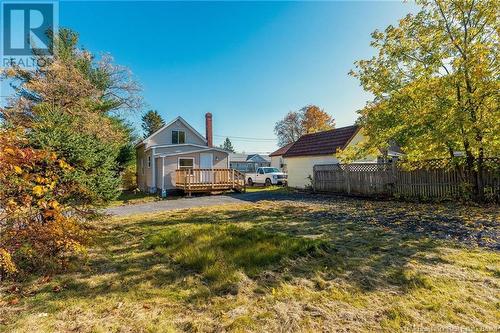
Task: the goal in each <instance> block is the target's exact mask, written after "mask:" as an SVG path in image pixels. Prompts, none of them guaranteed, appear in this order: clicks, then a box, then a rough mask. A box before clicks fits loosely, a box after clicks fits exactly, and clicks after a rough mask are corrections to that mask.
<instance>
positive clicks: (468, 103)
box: [351, 0, 500, 197]
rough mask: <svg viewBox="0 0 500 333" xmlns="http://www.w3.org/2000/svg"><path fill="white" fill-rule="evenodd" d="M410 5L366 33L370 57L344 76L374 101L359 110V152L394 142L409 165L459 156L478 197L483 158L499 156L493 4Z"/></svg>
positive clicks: (458, 0) (455, 0) (454, 0)
mask: <svg viewBox="0 0 500 333" xmlns="http://www.w3.org/2000/svg"><path fill="white" fill-rule="evenodd" d="M417 3H418V4H419V5H420V6H421V10H420V11H419V12H418V13H417V14H409V15H407V16H406V17H405V18H403V19H401V20H400V21H399V24H398V26H389V27H387V28H386V29H385V31H383V32H381V31H375V32H374V33H373V34H372V39H373V40H372V46H373V47H374V48H376V49H377V51H378V52H377V55H376V56H374V57H373V58H371V59H369V60H360V61H358V62H356V69H355V70H354V71H352V72H351V74H352V75H354V76H355V77H357V78H359V80H360V82H361V84H362V86H363V87H364V89H365V90H367V91H369V92H371V93H372V94H373V95H374V99H373V100H372V101H371V102H369V103H368V105H367V106H366V107H365V108H364V109H363V110H361V111H360V115H361V118H360V123H361V125H362V126H363V127H364V130H365V133H366V134H367V135H368V137H369V141H368V145H366V148H370V147H371V148H373V147H384V146H386V145H387V144H388V142H391V141H396V142H398V143H399V144H400V145H401V148H402V149H403V151H405V153H407V158H408V159H409V160H421V159H428V158H443V157H451V158H452V157H453V156H454V153H456V152H461V153H463V154H464V155H465V156H466V166H467V169H468V171H469V175H470V176H471V178H470V179H471V183H472V186H473V188H474V189H475V193H476V195H477V196H478V197H481V196H482V168H483V161H484V158H485V157H487V156H495V155H496V156H498V154H499V152H500V151H499V150H500V122H499V119H500V111H499V105H498V101H499V100H500V95H499V91H500V81H499V80H498V78H499V77H500V76H499V74H500V73H499V65H500V64H499V57H498V54H499V51H500V50H499V45H500V44H499V30H498V10H499V8H500V6H499V1H498V0H491V1H474V0H466V1H463V0H450V1H442V0H436V1H427V0H420V1H417Z"/></svg>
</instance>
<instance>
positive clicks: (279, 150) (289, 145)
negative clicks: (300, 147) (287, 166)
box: [269, 142, 294, 156]
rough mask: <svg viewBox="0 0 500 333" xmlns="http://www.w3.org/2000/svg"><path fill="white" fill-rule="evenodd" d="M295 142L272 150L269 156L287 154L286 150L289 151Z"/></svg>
mask: <svg viewBox="0 0 500 333" xmlns="http://www.w3.org/2000/svg"><path fill="white" fill-rule="evenodd" d="M293 144H294V143H293V142H291V143H289V144H287V145H286V146H283V147H281V148H280V149H278V150H276V151H274V152H272V153H271V154H269V156H281V155H285V154H286V152H287V151H288V149H290V147H291V146H293Z"/></svg>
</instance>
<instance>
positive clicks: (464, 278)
mask: <svg viewBox="0 0 500 333" xmlns="http://www.w3.org/2000/svg"><path fill="white" fill-rule="evenodd" d="M497 219H498V208H496V207H492V208H473V207H460V206H447V205H416V204H405V203H393V202H370V201H362V200H350V199H338V200H335V201H332V202H314V203H304V202H291V201H283V202H260V203H257V204H248V205H241V206H237V207H234V206H220V207H214V208H203V209H192V210H185V211H174V212H168V213H162V214H155V215H141V216H130V217H126V218H114V219H111V220H108V221H106V223H99V226H98V229H97V231H96V236H95V244H94V245H93V246H92V247H91V248H90V250H89V253H88V257H87V258H86V260H85V261H84V262H81V263H79V264H78V265H77V267H74V268H73V269H72V270H71V271H70V272H68V273H65V274H62V275H59V276H56V277H39V278H37V279H35V280H32V281H26V282H24V283H19V284H12V283H7V282H4V283H3V285H2V287H1V288H0V297H1V298H0V331H9V332H37V331H39V332H54V331H64V332H66V331H75V332H110V331H111V332H175V331H188V332H212V331H235V332H242V331H245V332H246V331H251V332H264V331H265V332H292V331H301V332H318V331H335V330H343V331H347V330H348V329H349V331H354V332H357V331H365V332H373V331H375V330H384V331H390V332H392V331H402V330H406V331H414V330H416V329H418V328H420V329H431V328H432V329H434V330H448V331H452V330H455V331H459V330H462V331H463V330H465V329H471V330H476V331H478V330H484V331H486V330H493V329H495V328H498V326H497V325H498V322H500V311H499V310H500V301H499V292H498V290H500V289H499V287H500V254H499V252H498V251H496V250H494V249H493V248H494V246H493V247H491V246H490V247H488V246H489V245H488V244H490V245H491V243H488V242H486V243H481V244H479V245H480V246H477V245H478V244H476V245H475V244H474V242H475V240H474V239H475V238H473V239H472V238H471V239H468V240H466V238H464V240H463V241H460V242H459V241H458V239H460V237H462V231H463V232H465V231H464V230H466V229H464V228H465V227H464V228H461V227H460V226H459V225H458V224H457V223H458V222H459V223H461V224H463V225H464V226H466V227H467V228H469V229H470V230H471V232H472V231H473V230H474V228H475V227H476V225H475V224H474V223H477V221H482V222H481V223H482V224H483V225H484V226H487V227H483V230H486V231H487V230H489V231H491V230H493V231H495V230H498V220H497ZM413 221H420V223H419V224H417V225H415V226H414V225H413V224H414V223H413ZM457 221H458V222H457ZM445 226H447V227H449V228H451V229H450V230H449V231H447V230H441V229H442V228H444V227H445ZM438 227H439V228H438ZM422 228H423V229H424V232H423V231H422ZM426 228H427V229H426ZM487 228H489V229H487ZM469 229H467V230H469ZM447 234H449V235H450V237H447V236H446V235H447ZM443 235H445V236H443ZM442 236H443V237H442ZM455 236H456V237H455ZM486 240H487V239H486ZM490 241H492V242H494V241H495V240H490ZM462 244H467V246H468V247H464V246H463V245H462Z"/></svg>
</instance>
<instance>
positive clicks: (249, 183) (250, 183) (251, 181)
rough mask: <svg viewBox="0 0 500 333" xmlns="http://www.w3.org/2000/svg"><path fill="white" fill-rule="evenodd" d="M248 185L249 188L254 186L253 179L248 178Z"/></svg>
mask: <svg viewBox="0 0 500 333" xmlns="http://www.w3.org/2000/svg"><path fill="white" fill-rule="evenodd" d="M248 185H249V186H253V180H252V178H248Z"/></svg>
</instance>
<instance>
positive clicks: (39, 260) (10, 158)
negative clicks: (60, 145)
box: [0, 129, 86, 279]
mask: <svg viewBox="0 0 500 333" xmlns="http://www.w3.org/2000/svg"><path fill="white" fill-rule="evenodd" d="M25 144H26V142H25V141H24V140H23V139H21V137H20V136H19V132H16V131H13V130H5V129H4V130H1V131H0V207H2V209H3V211H2V212H1V213H0V230H2V232H1V234H0V279H1V278H3V277H5V276H7V275H13V274H16V273H18V274H22V273H27V272H32V271H39V270H46V269H51V270H52V269H56V268H57V267H60V266H61V265H64V264H65V258H66V255H67V254H69V253H75V252H81V251H83V250H84V248H83V244H84V243H85V241H86V233H85V231H84V230H83V229H82V227H81V220H82V211H78V210H76V209H72V208H70V206H69V204H68V203H69V202H71V198H72V197H73V196H74V193H77V192H79V191H80V188H79V187H78V184H76V183H74V182H72V181H71V180H69V178H68V177H66V176H67V174H69V173H70V172H72V168H71V166H70V165H69V164H68V163H66V162H65V161H64V160H62V159H59V158H58V157H57V155H56V154H55V153H52V152H47V151H41V150H36V149H33V148H28V147H23V146H24V145H25Z"/></svg>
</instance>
